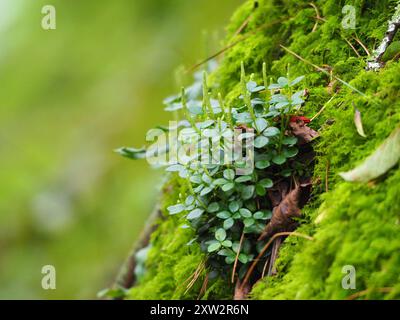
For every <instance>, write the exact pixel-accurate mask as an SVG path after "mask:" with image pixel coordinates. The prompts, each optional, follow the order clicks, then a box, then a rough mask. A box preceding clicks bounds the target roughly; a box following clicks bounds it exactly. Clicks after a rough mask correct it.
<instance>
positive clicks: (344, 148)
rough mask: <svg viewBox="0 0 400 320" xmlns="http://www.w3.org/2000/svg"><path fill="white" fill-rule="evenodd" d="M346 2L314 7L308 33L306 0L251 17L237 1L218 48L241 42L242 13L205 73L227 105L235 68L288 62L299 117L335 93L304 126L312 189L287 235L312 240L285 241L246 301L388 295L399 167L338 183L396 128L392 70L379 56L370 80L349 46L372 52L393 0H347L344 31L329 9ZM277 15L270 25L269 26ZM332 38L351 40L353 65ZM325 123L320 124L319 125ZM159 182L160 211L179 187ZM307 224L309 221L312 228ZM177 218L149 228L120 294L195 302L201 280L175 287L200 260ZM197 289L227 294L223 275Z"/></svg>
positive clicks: (261, 9)
mask: <svg viewBox="0 0 400 320" xmlns="http://www.w3.org/2000/svg"><path fill="white" fill-rule="evenodd" d="M346 3H347V2H346V1H337V0H329V1H316V2H315V4H316V6H317V7H318V8H319V11H320V13H321V16H323V17H324V18H325V19H326V22H319V24H318V26H317V28H316V31H315V32H312V29H313V26H314V24H315V21H316V20H315V19H314V17H315V11H314V9H313V8H312V7H310V6H309V1H297V0H296V1H294V0H281V1H272V0H270V1H267V0H265V1H259V6H258V8H257V9H256V10H253V2H252V1H249V2H247V3H246V4H244V5H243V6H242V7H241V8H239V9H238V11H237V12H236V13H235V14H234V16H233V18H232V22H231V24H230V26H229V27H228V29H227V30H228V37H227V39H228V40H227V44H229V43H231V42H233V41H236V40H239V39H243V36H242V35H235V36H234V34H235V31H236V30H237V29H238V28H239V26H240V25H241V24H242V23H243V21H244V20H245V19H247V17H248V16H249V15H250V14H251V15H252V18H251V19H250V22H249V24H248V25H247V27H246V28H245V29H244V30H243V33H244V34H246V36H245V38H244V40H242V41H241V42H240V43H238V44H237V45H235V46H234V47H233V48H232V49H230V50H228V51H227V52H226V54H225V56H224V59H223V60H222V63H221V64H220V66H219V68H218V70H217V71H216V73H215V74H213V76H212V79H213V87H215V88H218V90H220V91H221V92H223V93H224V95H225V96H227V100H228V101H235V99H237V97H238V92H239V88H238V85H237V84H238V81H239V75H240V72H239V70H240V62H241V61H244V63H245V65H246V69H247V70H248V73H250V72H254V73H255V78H256V79H260V76H261V74H260V73H261V65H262V63H263V62H264V61H265V62H266V63H267V69H268V74H269V76H271V77H272V78H274V79H276V77H278V76H279V75H281V74H284V73H286V71H287V68H288V66H290V68H289V72H290V74H292V75H294V76H296V75H300V74H306V75H307V77H306V84H307V87H308V88H309V91H310V95H309V98H308V100H307V103H306V107H305V109H304V113H305V114H306V115H308V116H312V115H314V114H315V113H316V112H317V111H318V110H319V109H320V108H321V107H322V106H323V105H324V103H326V101H328V100H329V98H330V97H331V96H332V93H330V92H329V90H328V87H332V88H334V89H335V90H337V94H336V96H335V97H334V99H333V100H332V102H331V103H330V104H329V105H327V107H326V109H325V110H324V111H323V112H322V113H321V115H320V116H319V117H318V118H317V119H316V120H315V121H313V123H312V126H313V127H314V128H315V129H319V128H321V129H320V133H321V137H320V138H319V139H318V141H317V142H316V144H315V149H316V151H317V164H316V167H315V173H314V175H315V180H316V181H320V184H318V185H316V186H315V188H314V197H313V200H312V201H311V203H310V204H309V206H308V207H307V208H305V210H304V215H305V219H304V222H303V224H302V226H301V227H300V228H299V230H298V231H299V232H302V233H305V234H311V235H313V237H314V240H313V241H309V240H305V239H300V238H294V237H290V238H288V239H286V241H285V242H284V245H283V247H282V249H281V251H280V258H279V259H278V262H277V267H278V275H277V276H275V277H272V278H268V279H263V280H262V281H259V282H258V283H257V285H256V286H255V287H254V288H253V291H252V293H251V297H252V298H253V299H310V298H312V299H343V298H346V297H348V296H349V295H351V294H353V293H354V292H357V291H361V290H364V289H369V290H370V293H368V294H367V296H365V297H368V298H400V271H399V270H400V238H399V237H398V233H399V231H400V202H399V201H398V199H399V197H400V188H399V186H400V171H399V170H398V168H397V167H396V168H394V169H392V170H391V171H390V172H389V173H388V174H387V176H386V177H383V178H382V179H380V180H379V181H376V182H375V183H374V184H368V185H363V184H351V183H346V182H344V181H343V180H342V179H341V178H340V177H339V176H338V173H339V172H341V171H345V170H348V169H350V168H352V167H354V166H355V165H356V164H357V163H358V162H360V161H361V160H362V159H364V158H365V157H366V156H367V155H369V154H370V153H371V152H372V151H373V150H374V149H375V148H376V147H377V146H378V145H379V144H380V143H381V142H382V141H383V140H384V139H385V138H386V137H387V136H388V135H389V134H390V132H391V131H392V130H393V129H394V128H395V127H396V126H398V124H399V123H400V121H399V120H400V100H399V93H398V92H399V89H400V78H399V76H398V75H399V74H400V64H399V63H397V62H390V61H389V62H388V64H387V66H386V67H385V68H384V69H383V70H381V71H380V72H379V73H374V72H366V71H364V66H365V60H366V55H365V52H364V51H363V49H362V47H361V46H360V45H359V44H358V43H357V42H356V41H354V40H353V37H358V38H359V39H360V40H361V41H362V42H363V44H364V45H365V46H367V47H368V48H369V50H370V51H372V49H373V48H374V45H375V43H377V42H379V41H380V39H381V38H382V37H383V35H384V33H385V28H386V24H385V22H386V21H387V20H388V19H389V18H390V16H391V15H392V13H393V9H394V6H395V4H396V1H377V0H376V1H372V0H371V1H367V0H363V1H362V0H359V1H352V3H351V4H352V5H354V6H355V7H356V9H357V29H356V30H344V29H342V27H341V19H342V13H341V10H342V7H343V6H344V5H345V4H346ZM277 20H281V22H280V23H276V21H277ZM272 22H273V23H272ZM267 24H269V26H268V27H265V26H266V25H267ZM241 37H242V38H241ZM344 39H347V40H349V41H351V42H352V44H353V45H354V47H355V48H356V50H357V51H358V52H359V54H360V55H362V57H361V58H358V57H357V55H356V54H355V52H354V51H353V49H352V48H351V47H350V46H349V45H348V44H347V43H346V41H345V40H344ZM280 44H283V45H285V46H287V47H288V48H290V49H291V50H293V51H294V52H296V53H298V54H300V55H301V56H302V57H303V58H305V59H307V60H309V61H311V62H313V63H315V64H317V65H319V66H325V67H326V68H327V70H332V72H333V74H335V75H336V76H338V77H340V78H341V79H343V80H345V81H348V82H350V83H351V85H353V86H354V87H356V88H357V89H358V90H360V91H362V92H363V93H364V94H365V95H366V96H365V97H364V96H362V95H360V94H358V93H354V92H353V91H352V90H351V89H349V88H348V87H346V86H344V85H343V84H340V83H338V82H337V81H336V82H335V81H334V79H333V78H331V77H329V76H327V75H326V74H324V73H321V72H318V71H316V70H315V69H313V67H311V66H309V65H308V64H305V63H304V62H302V61H300V60H299V59H297V58H295V57H293V56H292V55H291V54H289V53H287V52H286V51H284V50H283V49H281V48H280V47H279V45H280ZM354 106H356V107H357V108H358V109H359V110H360V111H361V114H362V118H363V125H364V129H365V132H366V133H367V135H368V137H367V138H363V137H361V136H359V135H358V134H357V131H356V128H355V126H354V123H353V117H354ZM327 120H330V121H329V123H330V124H326V122H327ZM332 122H333V123H332ZM328 163H329V171H328V175H326V172H327V164H328ZM326 179H328V181H326ZM325 183H327V184H328V186H329V191H328V192H326V190H325ZM167 185H170V188H171V189H172V190H173V191H172V192H166V193H164V196H163V200H162V205H163V206H164V207H165V206H166V205H169V204H174V203H175V202H176V200H177V198H178V197H179V192H185V190H184V187H183V186H181V184H180V182H179V181H177V180H174V179H172V180H171V182H169V184H167ZM179 186H180V187H179ZM176 190H179V192H178V191H176ZM317 218H318V219H319V220H321V222H320V223H315V220H316V219H317ZM182 223H183V222H182V221H179V219H178V218H176V217H168V218H165V219H164V220H163V221H162V222H161V223H160V225H159V228H158V230H157V231H156V232H155V233H154V234H153V236H152V244H153V248H152V250H151V253H150V256H149V258H148V261H147V270H148V272H147V275H146V276H145V279H144V280H143V281H142V283H141V284H140V285H138V286H137V287H135V288H133V289H131V294H130V296H131V297H132V298H147V299H152V298H161V299H170V298H173V299H187V298H196V297H197V295H198V292H199V290H200V287H201V284H202V280H203V279H204V275H202V276H201V277H200V279H199V281H197V283H196V284H195V286H194V287H193V288H192V289H191V290H190V291H189V292H188V293H187V294H184V291H185V286H184V285H183V286H182V283H183V282H184V281H185V280H186V279H187V278H188V277H189V276H190V275H191V274H192V273H193V272H194V270H195V269H196V268H197V266H198V264H199V263H200V261H201V260H202V259H203V254H202V253H201V251H200V249H199V247H198V246H197V245H192V246H186V243H187V242H188V241H189V240H190V239H191V237H192V235H191V234H190V231H189V230H188V229H181V228H180V225H181V224H182ZM345 265H353V266H354V267H355V269H356V274H357V289H355V290H344V289H342V287H341V281H342V278H343V276H344V274H343V273H342V267H343V266H345ZM382 287H391V288H393V290H392V291H391V292H390V293H379V292H378V291H379V290H374V289H378V288H382ZM208 288H209V289H208V291H207V292H206V294H205V296H204V298H208V299H211V298H230V297H232V291H233V289H232V287H229V286H228V283H227V281H226V280H222V279H219V280H216V281H215V282H211V283H210V284H209V286H208Z"/></svg>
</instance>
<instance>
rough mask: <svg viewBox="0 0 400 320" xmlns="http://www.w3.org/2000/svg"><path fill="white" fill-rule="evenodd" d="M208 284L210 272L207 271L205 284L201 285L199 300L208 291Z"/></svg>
mask: <svg viewBox="0 0 400 320" xmlns="http://www.w3.org/2000/svg"><path fill="white" fill-rule="evenodd" d="M207 285H208V273H207V275H206V277H205V278H204V281H203V285H202V286H201V289H200V292H199V295H198V296H197V300H200V298H201V296H202V295H203V294H204V293H205V292H206V290H207Z"/></svg>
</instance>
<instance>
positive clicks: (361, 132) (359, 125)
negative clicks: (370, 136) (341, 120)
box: [354, 109, 367, 138]
mask: <svg viewBox="0 0 400 320" xmlns="http://www.w3.org/2000/svg"><path fill="white" fill-rule="evenodd" d="M354 124H355V125H356V128H357V132H358V134H359V135H360V136H362V137H364V138H366V137H367V136H366V134H365V133H364V128H363V124H362V119H361V112H360V111H359V110H358V109H355V112H354Z"/></svg>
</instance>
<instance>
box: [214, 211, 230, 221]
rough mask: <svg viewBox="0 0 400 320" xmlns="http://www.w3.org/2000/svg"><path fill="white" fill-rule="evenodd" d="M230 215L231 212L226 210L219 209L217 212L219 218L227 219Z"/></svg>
mask: <svg viewBox="0 0 400 320" xmlns="http://www.w3.org/2000/svg"><path fill="white" fill-rule="evenodd" d="M230 216H231V214H230V212H228V211H221V212H218V213H217V217H218V218H220V219H228V218H229V217H230Z"/></svg>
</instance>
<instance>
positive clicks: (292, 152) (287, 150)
mask: <svg viewBox="0 0 400 320" xmlns="http://www.w3.org/2000/svg"><path fill="white" fill-rule="evenodd" d="M298 153H299V149H297V148H296V147H291V148H285V149H284V150H283V154H284V155H285V157H286V158H293V157H294V156H296V155H297V154H298Z"/></svg>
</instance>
